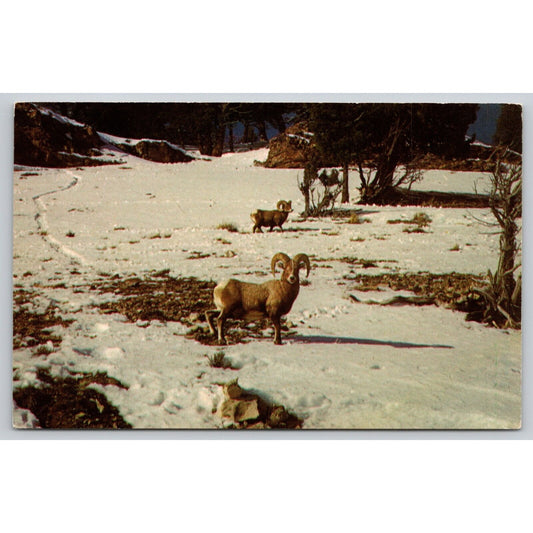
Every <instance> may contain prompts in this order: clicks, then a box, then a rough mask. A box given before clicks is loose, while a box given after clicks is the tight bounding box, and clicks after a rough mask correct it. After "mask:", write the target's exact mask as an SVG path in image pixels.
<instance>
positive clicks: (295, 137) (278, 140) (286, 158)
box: [263, 123, 315, 168]
mask: <svg viewBox="0 0 533 533" xmlns="http://www.w3.org/2000/svg"><path fill="white" fill-rule="evenodd" d="M314 149H315V148H314V142H313V134H312V133H310V132H309V131H308V130H307V127H306V125H305V124H304V123H298V124H294V125H293V126H291V127H289V128H287V130H286V131H285V132H284V133H280V134H279V135H277V136H276V137H273V138H272V139H270V143H269V151H268V157H267V160H266V161H265V162H264V163H263V166H265V167H266V168H304V167H305V164H306V162H307V160H308V159H309V156H310V154H311V153H312V151H313V150H314Z"/></svg>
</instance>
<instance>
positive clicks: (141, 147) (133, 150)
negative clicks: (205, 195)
mask: <svg viewBox="0 0 533 533" xmlns="http://www.w3.org/2000/svg"><path fill="white" fill-rule="evenodd" d="M117 146H118V147H119V148H120V149H121V150H124V151H125V152H128V153H129V154H132V155H135V156H137V157H141V158H143V159H148V160H149V161H155V162H157V163H188V162H189V161H192V160H193V157H191V156H190V155H187V154H186V153H185V152H184V151H183V150H181V149H180V148H178V147H174V146H172V145H171V144H170V143H168V142H167V141H152V140H142V141H139V142H137V143H136V144H125V143H121V144H117Z"/></svg>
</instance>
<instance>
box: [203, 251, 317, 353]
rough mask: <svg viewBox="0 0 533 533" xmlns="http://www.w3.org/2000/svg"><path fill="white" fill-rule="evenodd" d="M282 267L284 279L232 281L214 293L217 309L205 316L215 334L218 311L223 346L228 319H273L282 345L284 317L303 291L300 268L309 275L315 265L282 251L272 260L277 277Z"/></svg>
mask: <svg viewBox="0 0 533 533" xmlns="http://www.w3.org/2000/svg"><path fill="white" fill-rule="evenodd" d="M278 265H279V266H281V268H283V272H282V274H281V279H274V280H270V281H267V282H265V283H261V284H256V283H247V282H244V281H238V280H236V279H230V280H227V281H224V282H222V283H220V284H218V285H217V286H216V287H215V289H214V291H213V299H214V302H215V305H216V307H217V310H211V311H207V312H206V313H205V316H206V319H207V322H208V324H209V330H210V331H211V333H212V334H215V327H214V324H213V317H214V315H215V314H217V312H218V319H217V329H218V341H219V343H221V344H223V343H225V339H224V322H225V320H226V318H228V317H229V318H237V319H244V320H247V321H254V320H259V319H261V318H266V317H268V318H270V320H272V324H273V325H274V344H281V323H280V322H281V317H282V316H283V315H286V314H287V313H288V312H289V311H290V310H291V307H292V304H293V303H294V300H296V297H297V296H298V292H299V290H300V276H299V272H300V268H301V267H302V266H305V267H306V269H307V276H309V271H310V270H311V263H310V262H309V257H307V255H306V254H297V255H295V256H294V258H293V259H291V258H290V257H289V256H288V255H287V254H284V253H282V252H278V253H277V254H275V255H274V257H272V261H271V263H270V267H271V269H272V274H273V275H274V277H275V276H276V267H277V266H278Z"/></svg>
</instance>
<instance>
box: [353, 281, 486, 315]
mask: <svg viewBox="0 0 533 533" xmlns="http://www.w3.org/2000/svg"><path fill="white" fill-rule="evenodd" d="M350 279H351V280H353V281H355V282H356V284H357V285H355V286H354V287H353V289H354V290H357V291H363V292H365V291H379V290H382V289H383V288H384V287H386V288H390V289H392V290H395V291H401V290H404V291H411V292H413V293H414V294H415V295H416V297H417V298H415V299H413V302H412V303H414V304H415V305H420V302H421V300H420V298H423V299H424V302H425V304H427V303H434V304H437V305H445V306H448V307H451V308H453V309H456V310H459V311H464V312H471V311H474V309H475V301H476V300H477V295H476V294H475V292H474V289H476V288H477V289H479V288H481V287H483V286H485V285H486V279H485V278H484V277H483V276H476V275H473V274H458V273H456V272H453V273H451V274H431V273H429V272H419V273H417V274H379V275H367V274H356V275H355V276H353V277H352V278H350ZM404 300H405V303H409V301H408V299H404ZM417 302H418V303H417Z"/></svg>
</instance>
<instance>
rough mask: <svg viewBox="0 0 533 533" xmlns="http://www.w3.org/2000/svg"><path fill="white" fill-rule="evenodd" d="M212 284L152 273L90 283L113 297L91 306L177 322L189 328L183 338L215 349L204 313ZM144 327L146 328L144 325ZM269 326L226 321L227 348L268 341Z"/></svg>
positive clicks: (134, 317)
mask: <svg viewBox="0 0 533 533" xmlns="http://www.w3.org/2000/svg"><path fill="white" fill-rule="evenodd" d="M215 285H216V284H215V282H213V281H203V280H199V279H196V278H192V277H191V278H173V277H171V276H169V271H168V270H163V271H160V272H155V273H153V274H152V275H150V276H147V277H145V278H139V277H136V276H131V277H128V278H121V277H120V276H118V275H117V276H113V277H112V278H109V279H103V280H101V281H98V282H95V283H92V284H91V285H90V286H89V289H90V290H93V291H97V292H99V293H100V294H107V293H112V294H113V295H114V298H113V300H109V301H106V302H102V303H99V304H94V305H95V307H97V308H98V310H99V311H100V312H101V313H104V314H112V313H119V314H121V315H124V316H125V317H126V318H127V319H128V320H129V321H130V322H138V321H140V322H143V323H144V322H146V321H151V320H159V321H161V322H180V323H182V324H184V325H186V326H190V327H191V328H190V329H189V331H188V332H187V334H186V337H187V338H189V339H194V340H196V341H197V342H200V343H201V344H205V345H207V346H216V345H218V342H217V337H216V335H213V334H211V333H210V332H209V328H208V327H207V325H206V320H205V311H208V310H212V309H214V308H215V306H214V304H213V289H214V288H215ZM143 325H146V324H143ZM291 328H292V325H291V327H289V323H288V322H286V321H285V322H282V331H283V332H285V335H291V334H294V333H295V331H294V330H293V329H291ZM271 330H272V325H271V323H270V321H269V320H260V321H257V322H251V323H245V322H242V321H239V320H231V319H229V320H228V321H227V322H226V327H225V332H226V339H227V342H228V344H239V343H242V344H244V343H246V342H249V341H250V340H252V339H264V338H271V336H272V333H271Z"/></svg>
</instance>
